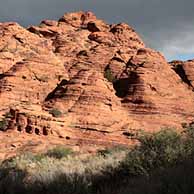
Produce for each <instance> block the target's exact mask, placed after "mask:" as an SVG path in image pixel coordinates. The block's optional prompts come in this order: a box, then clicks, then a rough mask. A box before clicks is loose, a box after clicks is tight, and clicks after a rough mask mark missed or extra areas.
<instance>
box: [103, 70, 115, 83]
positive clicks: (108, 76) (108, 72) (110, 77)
mask: <svg viewBox="0 0 194 194" xmlns="http://www.w3.org/2000/svg"><path fill="white" fill-rule="evenodd" d="M104 77H105V78H106V79H107V80H108V81H109V82H114V81H115V80H116V79H115V76H114V75H113V74H112V72H111V69H110V68H107V69H105V71H104Z"/></svg>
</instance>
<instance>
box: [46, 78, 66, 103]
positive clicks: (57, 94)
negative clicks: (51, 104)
mask: <svg viewBox="0 0 194 194" xmlns="http://www.w3.org/2000/svg"><path fill="white" fill-rule="evenodd" d="M67 84H68V81H67V80H65V79H63V80H62V81H61V83H60V84H59V85H58V86H57V87H56V88H55V89H54V90H53V91H52V92H51V93H49V94H48V96H47V97H46V99H45V101H49V100H52V99H53V98H61V97H63V96H64V94H65V93H66V91H67V89H66V87H65V86H66V85H67Z"/></svg>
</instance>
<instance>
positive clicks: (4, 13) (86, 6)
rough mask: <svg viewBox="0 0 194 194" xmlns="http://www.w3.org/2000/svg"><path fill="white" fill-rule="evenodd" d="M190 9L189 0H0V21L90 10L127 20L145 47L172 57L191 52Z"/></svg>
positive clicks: (193, 14)
mask: <svg viewBox="0 0 194 194" xmlns="http://www.w3.org/2000/svg"><path fill="white" fill-rule="evenodd" d="M193 9H194V1H193V0H147V1H145V0H119V1H118V0H94V1H91V0H55V1H54V0H33V1H30V0H6V1H5V0H0V21H1V22H3V21H17V22H19V23H20V24H21V25H24V26H28V25H30V24H38V23H39V22H40V21H41V20H42V19H46V18H49V19H57V18H59V17H60V16H61V15H63V13H65V12H72V11H79V10H90V11H93V12H94V13H95V14H96V15H97V16H98V17H100V18H102V19H104V20H106V21H107V22H109V23H119V22H127V23H128V24H129V25H131V26H133V27H134V28H135V29H136V31H137V32H138V33H139V34H140V35H141V36H142V38H143V39H144V41H145V42H146V44H147V45H148V46H149V47H152V48H154V49H156V50H159V51H162V52H163V54H164V55H165V56H166V57H167V58H168V59H173V57H175V56H181V55H184V54H193V56H194V36H193V35H194V25H192V24H193V19H194V11H193ZM193 58H194V57H193Z"/></svg>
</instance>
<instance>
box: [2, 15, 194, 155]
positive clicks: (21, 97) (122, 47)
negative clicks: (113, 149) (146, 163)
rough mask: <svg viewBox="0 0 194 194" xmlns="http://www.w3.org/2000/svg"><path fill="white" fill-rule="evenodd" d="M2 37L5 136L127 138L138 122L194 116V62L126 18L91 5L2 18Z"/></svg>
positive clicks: (161, 123)
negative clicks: (35, 21)
mask: <svg viewBox="0 0 194 194" xmlns="http://www.w3.org/2000/svg"><path fill="white" fill-rule="evenodd" d="M0 43H1V44H0V113H1V117H2V121H1V125H2V126H1V129H2V131H3V132H1V133H0V136H1V137H0V139H6V138H5V137H7V139H9V138H10V137H12V136H13V134H16V135H15V140H17V138H18V139H21V137H22V138H23V141H21V140H18V141H19V142H20V143H19V145H20V147H22V146H23V147H25V145H27V142H29V141H30V140H31V139H33V142H36V141H39V142H40V144H44V145H47V144H58V143H63V144H70V145H76V146H77V147H79V148H80V147H82V146H84V145H90V147H95V145H96V146H97V147H98V146H108V145H117V144H127V145H128V144H131V142H132V141H131V138H129V137H130V136H133V135H134V134H135V133H136V132H137V131H138V130H139V129H143V130H147V131H155V130H159V129H160V128H162V127H178V128H180V127H181V123H183V122H188V123H189V122H192V121H193V118H194V93H193V86H194V85H193V80H194V79H193V78H194V62H193V61H187V62H182V61H173V62H171V63H170V64H169V63H168V62H167V61H166V60H165V58H164V57H163V56H162V54H160V53H159V52H156V51H154V50H152V49H150V48H147V47H146V46H145V44H144V43H143V41H142V40H141V38H140V37H139V36H138V34H137V33H136V32H135V31H134V29H133V28H131V27H130V26H128V25H127V24H125V23H120V24H116V25H115V24H112V25H109V24H107V23H106V22H104V21H102V20H100V19H97V18H96V16H95V15H94V14H93V13H91V12H77V13H69V14H65V15H64V16H63V17H61V18H60V19H59V20H58V21H52V20H44V21H42V22H41V23H40V25H39V26H30V27H29V28H27V29H25V28H23V27H21V26H20V25H18V24H17V23H0ZM45 142H47V143H45ZM48 142H49V143H48ZM4 144H5V143H4ZM4 144H3V145H4ZM40 144H38V145H40ZM91 145H92V146H91ZM17 149H18V150H21V149H20V148H17ZM11 152H14V150H13V149H10V153H11Z"/></svg>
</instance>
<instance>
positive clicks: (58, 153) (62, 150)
mask: <svg viewBox="0 0 194 194" xmlns="http://www.w3.org/2000/svg"><path fill="white" fill-rule="evenodd" d="M72 153H73V150H72V149H71V148H67V147H63V146H56V147H55V148H53V149H50V150H48V151H47V152H46V154H45V155H46V156H49V157H53V158H56V159H61V158H64V157H67V156H68V155H70V154H72Z"/></svg>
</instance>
